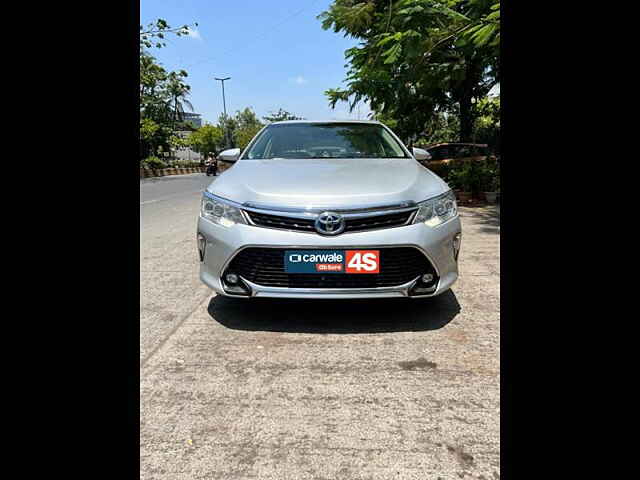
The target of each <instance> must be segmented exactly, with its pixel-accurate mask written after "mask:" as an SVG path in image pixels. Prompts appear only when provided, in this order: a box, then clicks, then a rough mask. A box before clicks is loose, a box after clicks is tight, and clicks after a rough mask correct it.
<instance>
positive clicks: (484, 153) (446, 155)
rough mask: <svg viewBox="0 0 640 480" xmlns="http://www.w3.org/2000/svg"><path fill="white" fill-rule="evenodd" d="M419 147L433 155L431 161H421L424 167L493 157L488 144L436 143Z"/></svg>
mask: <svg viewBox="0 0 640 480" xmlns="http://www.w3.org/2000/svg"><path fill="white" fill-rule="evenodd" d="M417 146H419V147H420V148H422V149H424V150H426V151H427V152H429V154H430V155H431V159H429V160H423V161H420V163H422V164H423V165H424V166H434V165H444V164H447V163H451V162H453V161H465V160H485V159H486V158H487V157H490V156H491V155H490V152H489V146H488V145H487V144H486V143H436V144H432V145H425V146H422V145H417Z"/></svg>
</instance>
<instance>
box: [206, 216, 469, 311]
mask: <svg viewBox="0 0 640 480" xmlns="http://www.w3.org/2000/svg"><path fill="white" fill-rule="evenodd" d="M460 232H461V224H460V218H459V217H455V218H453V219H451V220H448V221H447V222H445V223H443V224H442V225H439V226H437V227H428V226H427V225H425V224H422V223H421V224H417V225H408V226H403V227H397V228H387V229H381V230H374V231H368V232H358V233H355V232H354V233H344V234H342V235H338V236H335V237H325V236H321V235H317V234H315V233H303V232H292V231H287V230H277V229H270V228H262V227H255V226H251V225H239V224H236V225H234V226H232V227H223V226H221V225H218V224H215V223H212V222H210V221H209V220H206V219H204V218H202V217H200V218H199V219H198V233H200V234H201V235H203V236H204V238H205V240H206V243H205V253H204V259H203V260H202V261H201V262H200V279H201V280H202V281H203V282H204V283H205V284H206V285H208V286H209V287H210V288H212V289H213V290H214V291H215V292H217V293H218V294H220V295H224V296H228V297H238V298H247V296H246V295H236V294H230V293H228V292H225V290H224V287H223V285H222V281H221V276H222V274H223V272H224V270H225V268H226V266H227V265H228V264H229V263H230V261H231V260H232V259H233V257H234V256H235V255H236V254H237V253H238V252H240V251H241V250H243V249H244V248H248V247H269V248H273V247H279V248H295V249H304V248H325V249H345V250H346V249H375V248H380V247H414V248H417V249H418V250H420V251H421V252H422V253H423V254H424V255H425V256H426V257H427V258H428V259H429V261H430V262H431V264H432V265H433V266H434V268H435V270H436V272H437V275H438V277H439V281H438V285H437V287H436V289H435V290H434V291H432V292H431V293H427V294H421V295H416V296H415V297H416V298H423V297H432V296H436V295H439V294H441V293H443V292H445V291H446V290H448V289H449V288H450V287H451V286H452V285H453V284H454V282H455V281H456V280H457V279H458V263H457V260H456V258H455V254H454V248H453V243H454V238H455V237H456V235H458V234H459V233H460ZM244 282H245V284H247V285H248V286H249V287H250V288H251V296H252V297H276V298H325V299H340V298H342V299H348V298H392V297H411V298H413V295H410V291H411V288H412V287H413V284H414V283H415V282H413V281H412V282H408V283H406V284H403V285H398V286H393V287H379V288H285V287H269V286H263V285H257V284H254V283H251V282H248V281H247V280H244Z"/></svg>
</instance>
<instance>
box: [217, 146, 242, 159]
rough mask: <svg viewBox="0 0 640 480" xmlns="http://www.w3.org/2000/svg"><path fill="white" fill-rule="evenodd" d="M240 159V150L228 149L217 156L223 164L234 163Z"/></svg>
mask: <svg viewBox="0 0 640 480" xmlns="http://www.w3.org/2000/svg"><path fill="white" fill-rule="evenodd" d="M238 157H240V149H239V148H230V149H228V150H224V151H223V152H221V153H220V155H218V158H219V159H220V160H222V161H223V162H235V161H236V160H238Z"/></svg>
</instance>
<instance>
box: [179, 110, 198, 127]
mask: <svg viewBox="0 0 640 480" xmlns="http://www.w3.org/2000/svg"><path fill="white" fill-rule="evenodd" d="M182 121H183V122H184V123H188V124H190V125H191V126H192V127H194V128H200V127H201V126H202V115H201V114H199V113H189V112H182Z"/></svg>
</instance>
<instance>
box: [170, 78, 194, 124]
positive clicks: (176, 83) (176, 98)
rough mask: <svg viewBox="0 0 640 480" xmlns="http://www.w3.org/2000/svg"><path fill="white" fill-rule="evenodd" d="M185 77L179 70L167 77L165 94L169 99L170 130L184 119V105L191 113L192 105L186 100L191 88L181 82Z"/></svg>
mask: <svg viewBox="0 0 640 480" xmlns="http://www.w3.org/2000/svg"><path fill="white" fill-rule="evenodd" d="M186 77H187V72H186V71H184V70H180V71H179V72H171V73H170V74H169V75H167V86H166V93H167V95H168V97H169V105H170V108H171V111H172V118H171V128H172V129H174V130H175V127H176V123H177V122H182V121H183V119H184V116H183V113H184V106H185V105H186V106H187V107H189V109H190V110H191V111H192V112H193V105H191V102H189V100H187V95H189V93H190V91H191V87H190V86H189V85H187V84H186V83H184V82H183V81H182V79H183V78H186Z"/></svg>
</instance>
